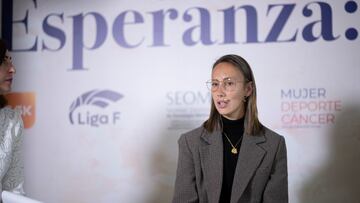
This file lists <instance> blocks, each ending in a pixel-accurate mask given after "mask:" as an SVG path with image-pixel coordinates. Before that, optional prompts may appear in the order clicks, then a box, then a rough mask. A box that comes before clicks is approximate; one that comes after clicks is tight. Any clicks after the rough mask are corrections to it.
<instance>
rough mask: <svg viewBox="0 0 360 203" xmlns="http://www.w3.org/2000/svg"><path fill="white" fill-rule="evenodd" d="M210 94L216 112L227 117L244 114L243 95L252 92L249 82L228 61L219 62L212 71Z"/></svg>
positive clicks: (245, 95) (236, 117) (237, 116)
mask: <svg viewBox="0 0 360 203" xmlns="http://www.w3.org/2000/svg"><path fill="white" fill-rule="evenodd" d="M211 79H212V89H211V95H212V99H213V101H214V103H215V107H216V109H217V110H218V112H219V113H220V114H221V115H222V116H224V117H225V118H227V119H230V120H237V119H240V118H242V117H243V116H244V113H245V103H244V97H248V96H250V95H251V93H252V85H251V82H247V83H246V82H245V78H244V75H243V74H242V73H241V71H240V70H239V69H238V68H236V67H235V66H233V65H232V64H230V63H226V62H223V63H219V64H217V65H216V66H215V67H214V69H213V71H212V76H211Z"/></svg>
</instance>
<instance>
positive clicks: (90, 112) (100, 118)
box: [69, 90, 124, 127]
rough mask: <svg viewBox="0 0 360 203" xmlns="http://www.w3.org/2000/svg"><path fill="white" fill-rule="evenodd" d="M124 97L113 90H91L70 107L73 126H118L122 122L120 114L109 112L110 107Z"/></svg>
mask: <svg viewBox="0 0 360 203" xmlns="http://www.w3.org/2000/svg"><path fill="white" fill-rule="evenodd" d="M123 97H124V96H123V95H122V94H120V93H117V92H115V91H111V90H91V91H89V92H86V93H84V94H82V95H81V96H79V97H78V98H76V100H75V101H74V102H73V103H72V104H71V106H70V113H69V119H70V123H71V124H73V125H76V124H77V125H89V126H92V127H99V126H100V125H107V124H111V123H112V124H116V123H117V122H118V121H119V120H120V112H118V111H112V112H109V111H108V107H109V106H110V105H111V104H113V103H115V102H117V101H119V100H120V99H121V98H123Z"/></svg>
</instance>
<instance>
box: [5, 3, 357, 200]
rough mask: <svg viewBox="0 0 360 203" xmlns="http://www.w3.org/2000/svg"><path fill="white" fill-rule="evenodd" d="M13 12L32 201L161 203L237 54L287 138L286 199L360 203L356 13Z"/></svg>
mask: <svg viewBox="0 0 360 203" xmlns="http://www.w3.org/2000/svg"><path fill="white" fill-rule="evenodd" d="M11 2H12V3H13V15H12V17H11V16H10V17H9V16H7V17H5V18H6V19H8V20H9V19H10V20H11V22H12V24H11V25H10V26H8V25H2V32H3V33H4V32H9V30H12V34H11V39H10V41H11V42H12V49H13V52H12V55H13V57H14V64H15V66H16V67H17V75H16V81H15V84H14V91H15V92H19V93H21V92H32V93H34V94H35V96H36V103H35V106H36V107H35V106H34V109H36V111H34V112H33V113H34V115H33V116H34V117H35V122H34V125H32V126H31V127H29V128H27V129H26V130H25V146H24V148H25V149H24V152H25V167H26V169H25V172H26V185H25V186H26V192H27V194H28V196H30V197H33V198H36V199H39V200H42V201H44V202H49V203H60V202H76V203H81V202H84V203H85V202H86V203H88V202H135V203H137V202H140V203H141V202H146V203H148V202H150V203H151V202H153V203H157V202H170V200H171V196H172V192H173V185H174V180H175V172H176V164H177V150H178V149H177V139H178V138H179V136H180V134H181V133H184V132H186V131H188V130H190V129H192V128H194V127H196V126H199V125H200V124H201V123H202V122H203V121H204V120H205V119H206V118H207V116H208V112H209V105H210V95H209V92H208V90H207V89H206V87H205V82H206V81H207V80H208V79H209V78H210V73H211V66H212V64H213V63H214V61H215V60H216V59H217V58H219V57H220V56H222V55H225V54H229V53H234V54H238V55H241V56H243V57H244V58H246V59H247V60H248V62H249V63H250V65H251V66H252V68H253V71H254V74H255V79H256V82H257V88H258V106H259V114H260V119H261V121H262V122H263V123H264V124H265V125H266V126H268V127H270V128H271V129H273V130H275V131H276V132H278V133H280V134H282V135H283V136H284V137H285V139H286V143H287V148H288V170H289V194H290V201H291V202H294V203H308V202H340V200H342V201H341V202H359V201H360V196H359V194H358V188H359V187H360V175H359V173H358V171H359V170H360V164H359V161H358V160H359V158H360V150H359V147H358V146H359V144H360V137H359V136H360V82H359V76H360V58H359V51H360V43H359V39H358V31H357V30H359V29H360V21H359V19H360V18H359V17H360V13H359V9H358V6H359V3H360V2H359V1H343V0H341V1H335V0H333V1H320V2H313V1H310V0H303V1H292V0H283V1H275V0H271V1H247V0H246V1H234V0H232V1H231V0H226V1H201V0H196V1H189V0H186V1H180V0H174V1H170V0H150V1H146V2H145V1H139V0H135V1H121V0H120V1H115V0H108V1H100V0H88V1H85V0H77V1H70V0H65V1H55V0H51V1H49V0H46V1H45V0H36V1H31V0H13V1H11ZM240 7H241V8H240ZM238 8H239V9H238ZM4 9H8V8H4V6H3V7H2V10H1V11H2V12H4ZM26 13H27V18H26V20H24V21H22V22H19V21H21V20H22V19H24V18H25V16H26ZM200 13H201V15H200ZM2 18H4V16H3V17H2ZM95 19H97V20H95ZM232 22H233V23H232ZM81 23H82V24H81ZM81 25H82V26H81ZM26 27H27V29H28V30H26ZM95 42H97V44H96V43H95ZM33 46H34V47H35V50H32V51H30V50H29V49H30V48H31V47H33ZM127 46H128V47H127ZM130 46H133V47H130ZM20 49H21V50H22V51H19V50H20ZM81 57H82V59H81ZM90 91H91V92H90Z"/></svg>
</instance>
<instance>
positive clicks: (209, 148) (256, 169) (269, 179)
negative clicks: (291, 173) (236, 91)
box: [172, 127, 288, 203]
mask: <svg viewBox="0 0 360 203" xmlns="http://www.w3.org/2000/svg"><path fill="white" fill-rule="evenodd" d="M178 144H179V159H178V168H177V174H176V181H175V191H174V196H173V200H172V202H173V203H187V202H194V203H195V202H199V203H218V202H219V198H220V192H221V185H222V179H223V142H222V136H221V132H220V131H214V132H212V133H208V132H207V131H206V130H205V129H204V128H203V127H199V128H197V129H194V130H192V131H190V132H188V133H185V134H183V135H181V137H180V139H179V140H178ZM287 179H288V177H287V155H286V145H285V140H284V138H283V137H282V136H280V135H278V134H276V133H275V132H273V131H271V130H269V129H267V128H265V127H264V131H263V132H262V133H260V134H258V135H247V134H244V137H243V141H242V143H241V147H240V152H239V157H238V161H237V166H236V169H235V175H234V181H233V187H232V191H231V203H247V202H251V203H255V202H264V203H265V202H274V203H282V202H288V180H287Z"/></svg>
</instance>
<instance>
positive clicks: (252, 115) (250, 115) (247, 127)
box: [204, 55, 263, 135]
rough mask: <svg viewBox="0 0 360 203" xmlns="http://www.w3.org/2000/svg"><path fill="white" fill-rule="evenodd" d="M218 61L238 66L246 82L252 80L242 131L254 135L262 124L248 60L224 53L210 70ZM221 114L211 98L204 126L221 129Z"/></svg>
mask: <svg viewBox="0 0 360 203" xmlns="http://www.w3.org/2000/svg"><path fill="white" fill-rule="evenodd" d="M219 63H230V64H232V65H233V66H234V67H236V68H238V69H239V70H240V71H241V73H242V74H243V75H244V77H245V80H246V82H252V89H253V90H252V93H251V95H250V96H249V97H248V98H247V99H246V102H245V107H246V108H245V122H244V131H245V133H247V134H249V135H255V134H257V133H259V132H260V131H261V130H262V128H263V125H262V124H261V123H260V121H259V119H258V112H257V105H256V84H255V78H254V75H253V72H252V70H251V67H250V65H249V64H248V62H247V61H246V60H245V59H244V58H242V57H241V56H238V55H225V56H222V57H220V58H219V59H218V60H217V61H216V62H215V63H214V65H213V67H212V70H214V68H215V66H216V65H218V64H219ZM220 121H221V116H220V114H219V112H218V111H217V109H216V107H215V104H214V101H213V100H211V110H210V116H209V119H208V120H207V121H205V123H204V128H205V129H206V130H207V131H209V132H213V131H214V130H215V129H221V128H222V126H221V122H220Z"/></svg>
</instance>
